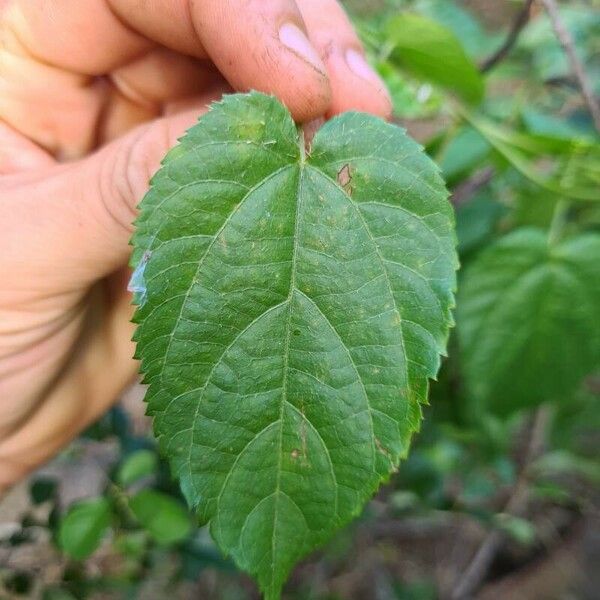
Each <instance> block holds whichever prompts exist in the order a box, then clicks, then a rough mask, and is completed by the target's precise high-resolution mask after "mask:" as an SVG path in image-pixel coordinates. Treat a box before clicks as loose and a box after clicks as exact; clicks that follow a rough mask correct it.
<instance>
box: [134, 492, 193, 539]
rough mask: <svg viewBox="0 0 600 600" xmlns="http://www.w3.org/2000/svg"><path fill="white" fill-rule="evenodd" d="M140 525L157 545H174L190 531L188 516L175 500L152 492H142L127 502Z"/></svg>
mask: <svg viewBox="0 0 600 600" xmlns="http://www.w3.org/2000/svg"><path fill="white" fill-rule="evenodd" d="M129 508H131V512H133V514H134V515H135V518H136V519H137V520H138V521H139V522H140V525H142V527H143V528H144V529H145V530H146V531H147V532H148V533H149V534H150V535H151V536H152V537H153V538H154V539H155V540H156V541H157V542H158V543H159V544H165V545H167V544H174V543H176V542H180V541H181V540H183V539H185V538H186V537H187V536H188V535H189V533H190V532H191V530H192V522H191V519H190V515H189V513H188V511H187V510H186V509H185V507H184V506H183V505H182V504H180V503H179V502H177V500H175V499H173V498H171V497H170V496H167V495H166V494H161V493H160V492H156V491H154V490H142V491H141V492H139V493H137V494H136V495H135V496H133V498H131V500H130V501H129Z"/></svg>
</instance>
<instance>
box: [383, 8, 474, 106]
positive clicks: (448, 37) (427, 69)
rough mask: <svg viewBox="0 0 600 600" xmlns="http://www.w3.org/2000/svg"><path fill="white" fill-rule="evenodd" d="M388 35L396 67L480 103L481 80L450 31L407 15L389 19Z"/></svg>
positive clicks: (430, 21)
mask: <svg viewBox="0 0 600 600" xmlns="http://www.w3.org/2000/svg"><path fill="white" fill-rule="evenodd" d="M387 32H388V37H389V40H390V44H392V45H393V50H392V52H391V56H390V58H391V59H392V60H393V61H394V62H395V63H397V64H400V65H401V66H403V67H405V68H406V69H408V70H409V71H411V72H412V73H413V74H415V75H417V76H418V77H422V78H424V79H427V80H428V81H431V82H432V83H435V84H437V85H439V86H441V87H443V88H445V89H447V90H449V91H451V92H454V93H456V94H458V95H459V96H460V97H461V98H462V99H463V100H466V101H467V102H469V103H472V104H477V103H479V102H480V101H481V99H482V98H483V93H484V82H483V78H482V77H481V75H480V74H479V71H478V70H477V67H476V65H475V64H474V63H473V61H472V60H471V59H470V58H469V57H468V56H467V54H466V52H465V50H464V48H463V47H462V45H461V43H460V41H459V40H458V38H457V37H456V36H455V35H454V33H453V32H452V31H451V30H449V29H447V28H446V27H444V26H443V25H441V24H440V23H437V22H436V21H433V20H431V19H428V18H427V17H424V16H422V15H417V14H413V13H407V12H406V13H401V14H399V15H397V16H396V17H394V18H393V19H390V22H389V24H388V29H387Z"/></svg>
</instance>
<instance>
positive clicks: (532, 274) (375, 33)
mask: <svg viewBox="0 0 600 600" xmlns="http://www.w3.org/2000/svg"><path fill="white" fill-rule="evenodd" d="M345 4H346V8H347V10H348V11H349V13H350V15H351V16H352V19H353V21H354V23H355V24H356V27H357V29H358V31H359V33H360V36H361V38H362V39H363V41H364V44H365V48H366V50H367V52H368V55H369V58H370V60H371V62H372V64H373V65H374V66H375V67H376V68H377V69H378V71H379V72H380V73H381V75H382V76H383V77H384V79H385V81H386V82H387V84H388V86H389V89H390V91H391V93H392V98H393V103H394V119H395V120H396V121H397V122H398V123H400V124H401V125H403V126H404V127H406V128H407V129H408V130H409V132H410V133H411V134H412V135H413V136H414V137H416V138H417V139H418V140H419V141H420V142H421V143H422V144H423V145H424V147H425V149H426V151H427V152H428V153H429V154H430V155H431V156H432V158H433V159H434V160H436V162H437V163H438V164H439V166H440V169H441V171H442V173H443V175H444V177H445V179H446V181H447V183H448V187H449V189H450V191H451V200H452V202H453V203H454V205H455V208H456V219H457V236H458V247H459V252H460V258H461V264H462V269H461V272H460V277H459V294H458V310H457V321H458V323H457V328H456V329H455V330H454V333H453V336H452V338H451V340H450V346H449V352H448V354H449V355H448V358H447V359H446V360H445V361H444V364H443V368H442V371H441V373H440V375H439V378H438V381H437V382H435V383H433V384H432V387H431V393H430V406H428V407H425V410H424V422H423V427H422V431H421V432H420V434H419V435H418V436H417V437H416V439H415V440H414V444H413V448H412V451H411V453H410V455H409V457H408V459H407V460H406V461H405V462H404V463H403V464H402V465H401V467H400V470H399V472H398V473H397V474H396V475H395V476H394V477H393V478H392V480H391V481H390V483H389V485H387V486H385V487H384V489H382V490H381V492H380V493H379V494H378V496H377V498H375V499H374V500H373V501H372V502H371V503H370V504H369V505H368V507H367V509H366V510H365V512H364V514H363V515H362V517H361V518H360V519H359V520H358V521H357V522H356V523H355V524H354V525H352V526H351V527H349V528H347V529H346V530H344V531H342V532H340V533H339V535H338V536H337V537H336V538H335V539H334V540H333V541H332V542H331V543H330V544H329V545H328V546H327V548H325V549H324V550H323V551H322V552H319V553H317V554H315V555H314V556H312V557H310V558H309V559H308V560H306V561H305V563H304V564H303V565H301V566H300V567H299V568H298V569H297V570H296V572H295V574H294V576H293V578H292V579H291V581H290V583H289V584H288V586H287V591H286V594H285V597H286V598H288V599H290V600H292V599H294V600H301V599H302V600H308V599H314V600H326V599H327V600H334V599H346V598H348V599H361V600H363V599H364V600H371V599H373V600H393V599H403V600H427V599H433V598H470V597H478V598H489V599H491V598H503V599H507V598H510V599H515V598H523V599H529V598H531V599H533V598H540V599H541V598H590V599H591V598H597V597H598V593H599V590H600V579H598V573H597V572H595V571H597V564H598V559H599V557H600V526H599V520H598V495H599V486H600V462H599V461H598V442H599V438H600V428H599V425H600V411H599V410H598V409H599V408H600V403H599V398H600V376H599V375H598V366H599V363H598V360H599V355H600V331H599V329H600V271H599V267H598V266H596V265H600V242H599V240H600V202H599V201H600V186H599V184H600V160H599V158H600V137H599V134H598V129H597V127H598V125H599V124H598V123H596V124H595V123H594V119H593V117H592V114H591V110H590V101H589V100H590V99H589V98H588V101H586V99H585V98H584V96H583V95H582V91H581V81H580V80H579V79H578V77H576V76H575V73H574V70H573V66H572V63H571V62H570V61H569V57H568V53H566V52H565V49H564V48H563V47H561V44H560V43H559V41H558V40H557V35H556V32H555V30H554V29H555V26H556V25H555V24H554V25H553V23H552V22H551V21H550V19H549V17H548V14H547V11H546V10H545V8H547V6H545V5H546V2H535V1H534V2H530V1H526V2H516V1H514V2H513V1H510V0H487V1H486V0H479V1H476V0H465V1H462V2H459V1H458V0H455V1H449V0H370V1H366V0H348V1H347V2H346V3H345ZM552 4H554V3H552ZM558 16H559V19H560V25H561V26H562V27H563V28H564V29H566V30H567V31H568V32H569V33H570V36H571V38H572V42H573V46H572V48H571V49H572V50H573V51H574V52H575V53H576V55H577V56H578V57H579V60H580V61H581V63H582V65H583V67H584V76H585V84H586V85H587V86H588V88H589V90H590V91H591V101H592V102H596V106H597V98H598V96H599V95H600V2H597V1H584V0H572V1H571V2H568V3H567V2H563V3H561V4H560V5H559V13H558ZM511 32H512V33H511ZM503 48H504V49H503ZM539 240H542V243H541V245H540V242H539ZM557 265H559V266H557ZM141 394H143V391H142V390H141V388H139V386H138V387H136V388H134V389H133V390H131V391H130V392H129V393H128V395H127V396H126V398H125V399H124V401H123V402H122V403H121V405H119V406H118V407H117V408H115V409H113V410H112V411H111V412H110V413H109V414H107V415H106V416H105V417H104V418H103V419H102V420H101V421H100V422H99V423H97V424H96V425H95V426H94V427H92V428H91V429H90V430H89V431H88V432H87V433H86V434H85V435H84V436H82V437H81V438H80V439H79V440H78V441H77V442H76V443H74V444H73V445H72V446H71V447H70V448H69V449H68V450H67V451H66V452H64V453H63V455H61V456H60V457H59V458H58V459H57V460H56V461H54V463H53V464H51V465H49V466H48V467H46V468H44V469H42V470H41V471H40V472H39V473H37V474H35V475H34V476H33V477H32V478H31V479H30V480H29V481H28V482H26V483H25V484H24V485H22V486H19V487H18V488H17V489H15V490H13V492H12V493H11V494H10V495H9V496H8V497H7V498H5V499H4V501H3V502H2V504H0V513H1V514H2V517H1V518H0V598H43V599H44V600H72V599H88V598H92V599H99V598H107V599H113V598H114V599H120V598H141V599H144V600H146V599H152V598H161V599H162V598H165V597H167V594H168V595H169V597H171V598H173V599H174V600H175V599H188V598H189V599H192V598H194V599H203V600H204V599H206V600H212V599H215V600H217V599H218V600H246V599H248V600H249V599H253V598H257V595H256V591H255V589H254V587H253V585H252V583H251V582H250V581H249V580H248V579H247V578H246V577H245V576H244V575H243V574H241V573H239V572H237V571H236V570H235V567H234V566H233V564H232V563H231V562H229V561H228V560H227V559H225V558H223V557H222V556H221V555H220V554H219V552H218V551H217V550H216V548H215V546H214V544H213V543H212V541H211V539H210V536H209V534H208V532H207V530H206V528H197V527H196V526H195V524H194V520H193V518H192V517H191V516H190V515H189V514H188V512H187V510H186V508H185V506H184V503H183V500H182V498H181V496H180V494H179V492H178V487H177V485H176V483H174V482H173V481H172V479H171V477H170V475H169V473H168V469H167V467H166V465H165V463H164V462H163V461H162V460H161V458H160V457H159V456H158V454H157V452H156V446H155V444H154V442H153V440H152V437H151V435H150V433H149V423H148V421H147V420H146V419H145V418H144V417H143V415H142V414H141V412H140V410H142V411H143V408H142V409H140V406H141V402H140V397H141ZM594 562H595V563H596V569H595V570H594V568H593V565H594Z"/></svg>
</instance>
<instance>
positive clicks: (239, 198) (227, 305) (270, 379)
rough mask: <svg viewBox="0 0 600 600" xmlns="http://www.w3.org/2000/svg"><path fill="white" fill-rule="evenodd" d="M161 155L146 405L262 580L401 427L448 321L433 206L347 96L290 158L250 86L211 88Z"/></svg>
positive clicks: (142, 228)
mask: <svg viewBox="0 0 600 600" xmlns="http://www.w3.org/2000/svg"><path fill="white" fill-rule="evenodd" d="M163 165H164V166H163V168H162V169H161V170H160V171H159V172H158V173H157V174H156V175H155V176H154V177H153V179H152V188H151V190H150V191H149V192H148V194H147V195H146V197H145V198H144V200H143V202H142V204H141V214H140V217H139V218H138V221H137V232H136V234H135V237H134V246H135V254H134V259H133V260H134V264H136V262H137V261H141V263H140V264H143V265H144V266H143V267H142V268H143V269H144V287H145V288H146V289H145V291H144V290H141V291H139V292H138V293H137V294H136V300H137V301H138V302H139V303H140V306H139V308H138V310H137V312H136V316H135V320H136V322H137V323H139V327H138V329H137V332H136V334H135V339H136V340H137V344H138V346H137V356H138V357H139V358H141V360H142V371H143V372H144V373H145V381H146V383H148V384H150V387H149V390H148V393H147V396H146V400H147V401H148V404H149V412H150V414H152V415H153V416H154V429H155V433H156V435H157V436H158V438H159V440H160V445H161V448H162V450H163V451H164V453H165V454H166V455H167V456H168V457H169V459H170V462H171V465H172V468H173V471H174V472H175V473H176V475H177V476H178V477H179V479H180V481H181V486H182V489H183V492H184V494H185V496H186V498H187V500H188V501H189V503H190V505H192V506H194V507H196V509H197V511H198V514H199V516H200V518H201V520H202V521H208V522H210V528H211V532H212V535H213V536H214V538H215V540H216V541H217V543H218V545H219V546H220V548H221V549H222V550H223V551H224V552H225V553H227V554H230V555H231V556H232V557H233V558H234V559H235V561H236V562H237V564H238V565H239V566H240V567H241V568H243V569H245V570H247V571H249V572H250V573H252V574H253V575H255V576H256V577H257V578H258V581H259V583H260V585H261V587H262V589H263V590H264V591H265V593H266V596H267V598H269V599H273V598H278V597H279V593H280V589H281V586H282V584H283V583H284V581H285V579H286V577H287V574H288V573H289V571H290V570H291V568H292V567H293V565H294V564H295V563H296V562H297V561H298V560H299V559H300V558H301V557H303V556H305V555H306V554H307V553H308V552H310V551H311V550H312V549H313V548H315V547H317V546H318V545H320V544H322V543H323V542H325V541H326V540H327V539H328V538H329V537H330V536H331V535H332V533H333V532H334V531H335V530H336V529H338V528H339V527H340V526H342V525H343V524H345V523H347V522H348V521H349V520H350V519H352V518H353V517H354V516H356V515H357V514H358V513H359V512H360V510H361V508H362V507H363V505H364V503H365V502H366V500H367V499H368V498H369V497H370V496H371V495H372V494H373V492H374V491H375V490H376V488H377V486H378V484H379V482H380V481H381V480H382V479H386V478H387V477H388V476H389V474H390V473H391V472H393V471H394V470H395V469H396V466H397V464H398V461H399V459H400V457H401V456H403V455H404V454H405V453H406V451H407V448H408V445H409V441H410V437H411V434H412V433H413V432H414V431H415V430H416V429H417V428H418V427H419V422H420V419H421V411H420V403H422V402H425V401H426V398H427V382H428V378H431V377H434V376H435V374H436V372H437V370H438V367H439V363H440V358H439V354H440V353H442V352H443V351H444V348H445V344H446V339H447V335H448V328H449V325H450V322H451V317H450V307H451V305H452V303H453V293H452V290H453V288H454V284H455V274H454V271H455V268H456V256H455V250H454V245H455V240H454V233H453V218H452V209H451V207H450V205H449V203H448V201H447V192H446V190H445V187H444V184H443V182H442V180H441V178H440V176H439V174H438V170H437V169H436V167H435V166H434V164H433V163H432V162H431V161H430V160H429V159H428V158H427V156H425V154H423V152H422V150H421V148H420V147H419V146H418V145H417V144H416V143H415V142H414V141H412V140H411V139H410V138H409V137H408V136H407V135H406V134H405V133H404V131H402V130H401V129H399V128H397V127H395V126H393V125H391V124H388V123H386V122H384V121H382V120H381V119H378V118H376V117H373V116H370V115H366V114H361V113H346V114H344V115H341V116H339V117H336V118H335V119H333V120H331V121H329V122H328V123H327V124H326V125H324V127H323V128H322V129H321V130H320V131H319V132H318V133H317V135H316V137H315V139H314V141H313V145H312V151H311V153H310V155H309V156H306V155H305V149H304V141H303V139H302V135H301V134H300V135H299V133H298V131H297V129H296V126H295V124H294V122H293V121H292V119H291V117H290V115H289V113H288V112H287V110H286V109H285V108H284V107H283V106H282V105H281V104H279V102H277V100H275V99H274V98H271V97H268V96H264V95H262V94H258V93H251V94H246V95H233V96H228V97H226V98H225V100H224V101H223V102H221V103H218V104H216V105H214V106H213V108H212V110H211V111H210V112H209V113H208V114H206V115H205V116H204V117H202V119H201V120H200V122H199V123H198V124H197V125H196V126H195V127H193V128H192V129H191V130H190V131H189V132H188V133H187V134H186V136H185V137H184V138H183V139H182V140H181V143H180V144H179V145H178V146H177V147H175V148H174V149H173V150H171V152H170V153H169V154H168V155H167V157H166V158H165V160H164V162H163ZM144 257H145V258H144Z"/></svg>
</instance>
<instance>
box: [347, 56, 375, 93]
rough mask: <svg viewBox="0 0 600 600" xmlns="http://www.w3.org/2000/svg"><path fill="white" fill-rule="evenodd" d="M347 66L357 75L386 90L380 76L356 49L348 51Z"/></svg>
mask: <svg viewBox="0 0 600 600" xmlns="http://www.w3.org/2000/svg"><path fill="white" fill-rule="evenodd" d="M346 64H347V65H348V67H349V68H350V70H351V71H352V72H353V73H354V74H355V75H358V77H360V78H361V79H365V80H366V81H369V82H370V83H374V84H375V85H376V86H377V87H378V88H381V89H383V90H385V86H384V85H383V82H382V81H381V78H380V77H379V75H377V73H376V72H375V71H374V70H373V68H372V67H371V65H370V64H369V63H368V62H367V60H366V59H365V57H364V56H363V55H362V54H361V53H360V52H358V51H357V50H354V48H350V49H348V50H346Z"/></svg>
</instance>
